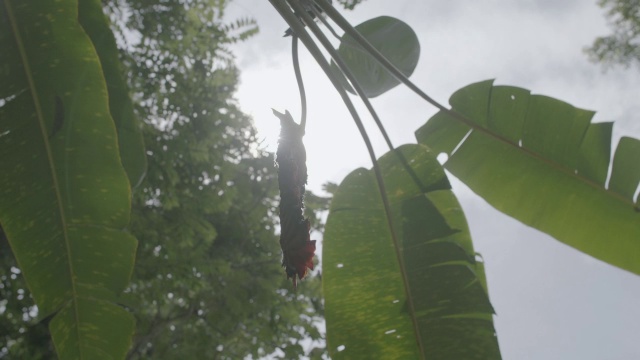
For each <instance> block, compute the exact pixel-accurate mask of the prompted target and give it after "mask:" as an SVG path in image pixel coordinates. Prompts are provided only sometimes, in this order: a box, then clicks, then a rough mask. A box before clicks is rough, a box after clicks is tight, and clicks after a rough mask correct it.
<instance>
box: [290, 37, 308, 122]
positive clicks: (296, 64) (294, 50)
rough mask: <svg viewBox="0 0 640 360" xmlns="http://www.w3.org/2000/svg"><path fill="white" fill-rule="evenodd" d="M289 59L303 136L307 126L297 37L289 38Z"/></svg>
mask: <svg viewBox="0 0 640 360" xmlns="http://www.w3.org/2000/svg"><path fill="white" fill-rule="evenodd" d="M291 58H292V60H293V72H294V73H295V74H296V82H297V83H298V91H299V92H300V127H301V128H302V133H303V134H304V129H305V126H306V125H307V94H306V93H305V91H304V83H303V82H302V72H301V71H300V60H299V57H298V36H297V35H296V34H293V35H292V36H291Z"/></svg>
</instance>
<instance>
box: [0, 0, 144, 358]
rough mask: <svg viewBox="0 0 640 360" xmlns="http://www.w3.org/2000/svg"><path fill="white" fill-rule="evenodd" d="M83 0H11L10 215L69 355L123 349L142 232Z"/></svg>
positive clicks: (2, 92) (1, 150) (3, 176)
mask: <svg viewBox="0 0 640 360" xmlns="http://www.w3.org/2000/svg"><path fill="white" fill-rule="evenodd" d="M77 10H78V3H77V1H73V0H60V1H55V2H52V1H44V0H43V1H10V0H4V1H2V4H0V19H2V21H0V26H1V28H0V48H1V49H2V51H0V84H2V87H0V99H2V101H1V102H0V159H1V160H0V164H1V171H0V189H2V190H1V191H0V222H1V223H2V228H3V229H4V231H5V234H6V235H7V238H8V240H9V243H10V244H11V248H12V250H13V252H14V255H15V257H16V260H17V261H18V264H19V266H20V269H21V270H22V272H23V274H24V277H25V279H26V281H27V284H28V286H29V289H30V290H31V294H32V296H33V298H34V300H35V302H36V304H37V306H38V310H39V315H40V317H42V318H44V317H51V321H50V325H49V328H50V331H51V335H52V338H53V341H54V345H55V347H56V351H57V352H58V355H59V357H60V358H61V359H117V358H123V357H124V356H125V354H126V352H127V349H128V347H129V344H130V341H131V335H132V333H133V326H134V321H133V316H131V314H129V313H128V312H127V311H126V310H124V309H122V308H121V307H120V306H118V305H117V304H116V303H115V301H116V299H117V296H118V294H119V293H120V292H121V291H122V290H123V289H124V288H125V286H126V285H127V283H128V280H129V277H130V274H131V271H132V269H133V261H134V257H135V249H136V240H135V238H133V237H132V236H131V235H130V234H128V233H127V232H126V231H125V230H123V229H124V228H125V227H126V226H127V224H128V222H129V213H130V189H129V183H128V181H127V176H126V173H125V171H124V169H123V167H122V165H121V163H120V158H119V156H118V143H117V135H116V129H115V127H114V123H113V120H112V119H111V116H110V115H109V102H108V96H107V87H106V84H105V80H104V77H103V73H102V70H101V67H100V62H99V59H98V56H97V54H96V52H95V50H94V47H93V45H92V43H91V41H90V39H89V37H88V36H87V35H86V33H85V32H84V30H83V29H82V27H81V26H80V24H79V23H78V20H77V19H78V11H77Z"/></svg>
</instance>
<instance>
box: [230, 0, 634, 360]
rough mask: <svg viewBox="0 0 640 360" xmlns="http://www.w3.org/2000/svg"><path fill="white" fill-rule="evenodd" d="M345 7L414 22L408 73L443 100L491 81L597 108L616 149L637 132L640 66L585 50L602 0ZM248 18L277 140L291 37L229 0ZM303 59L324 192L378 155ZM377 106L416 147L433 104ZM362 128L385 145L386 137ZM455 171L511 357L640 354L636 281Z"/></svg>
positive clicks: (239, 51)
mask: <svg viewBox="0 0 640 360" xmlns="http://www.w3.org/2000/svg"><path fill="white" fill-rule="evenodd" d="M342 13H343V15H344V16H345V17H347V19H348V20H349V21H351V23H352V24H354V25H356V24H359V23H361V22H363V21H365V20H368V19H371V18H374V17H377V16H381V15H387V16H393V17H396V18H399V19H401V20H403V21H404V22H406V23H407V24H409V25H410V26H411V27H412V28H413V29H414V30H415V32H416V33H417V35H418V38H419V40H420V44H421V57H420V61H419V63H418V66H417V68H416V70H415V72H414V74H413V75H412V76H411V79H412V81H413V82H414V83H416V84H417V85H418V86H420V87H421V88H422V89H423V90H425V91H426V92H427V93H428V94H429V95H431V96H432V97H433V98H435V99H436V100H438V101H439V102H440V103H443V104H447V100H448V98H449V96H450V95H451V94H452V93H453V92H454V91H455V90H457V89H459V88H461V87H463V86H466V85H468V84H471V83H474V82H478V81H482V80H486V79H495V82H496V84H499V85H513V86H519V87H523V88H527V89H529V90H531V91H532V92H533V93H536V94H544V95H548V96H551V97H554V98H557V99H560V100H563V101H566V102H568V103H570V104H572V105H574V106H577V107H581V108H585V109H589V110H594V111H597V113H596V115H595V117H594V121H595V122H600V121H615V124H616V125H615V126H614V146H615V143H617V140H618V139H619V137H620V136H623V135H628V136H633V137H640V115H638V114H640V104H639V103H638V101H637V98H638V90H640V69H638V68H631V69H621V68H614V69H609V70H607V71H605V70H604V68H603V67H602V66H600V65H597V64H593V63H590V62H589V61H588V59H587V56H586V55H585V54H584V51H583V49H584V48H585V47H586V46H588V45H589V44H590V43H591V42H592V41H593V39H594V38H595V37H597V36H602V35H606V34H608V33H609V30H608V27H607V21H606V19H605V17H604V10H603V9H601V8H599V7H598V6H597V5H596V0H562V1H555V0H537V1H536V0H519V1H509V0H479V1H462V0H450V1H438V0H420V1H418V0H413V1H409V0H394V1H388V0H387V1H385V0H366V1H365V2H364V3H362V4H361V5H359V6H358V7H356V9H355V10H354V11H344V10H342ZM246 16H249V17H253V18H255V19H256V20H257V21H258V24H259V26H260V34H258V35H257V36H255V37H253V38H251V39H250V40H248V41H246V42H243V43H240V44H238V45H237V46H235V47H234V48H233V52H234V53H235V54H236V56H237V63H238V66H239V68H240V71H241V83H240V87H239V89H238V92H237V98H238V100H239V103H240V105H241V108H242V109H243V110H244V111H245V112H246V113H248V114H250V115H251V116H252V117H253V118H254V121H255V124H256V126H257V128H258V131H259V134H260V137H261V138H262V139H263V140H264V143H263V145H264V146H266V147H267V148H269V149H270V150H275V148H276V144H277V136H278V132H279V121H278V120H277V118H275V117H274V116H273V114H272V112H271V108H274V109H277V110H279V111H284V110H285V109H288V110H289V111H291V113H292V114H293V116H294V118H298V117H299V111H300V105H299V104H300V99H299V94H298V89H297V85H296V82H295V77H294V74H293V68H292V63H291V55H290V52H291V43H290V40H289V39H288V38H283V37H282V34H283V32H284V30H285V29H286V28H287V25H286V23H285V22H284V20H282V19H281V18H280V17H279V15H278V13H277V12H276V11H275V10H274V9H273V8H272V7H271V5H270V4H269V2H268V1H266V0H235V1H233V2H232V3H231V4H230V5H229V7H228V9H227V13H226V19H228V20H229V21H231V20H233V19H236V18H238V17H246ZM301 67H302V72H303V77H304V80H305V86H306V89H307V99H308V111H309V114H308V119H307V130H306V136H305V144H306V148H307V165H308V171H309V189H310V190H312V191H318V192H319V191H320V189H321V185H322V184H323V183H325V182H327V181H332V182H337V183H339V182H340V181H341V180H342V179H343V178H344V177H345V176H346V175H347V174H348V173H349V172H351V171H352V170H354V169H356V168H357V167H367V168H370V167H371V162H370V160H369V157H368V155H367V153H366V149H365V147H364V143H363V142H362V140H361V138H360V136H359V134H358V132H357V129H356V127H355V125H354V123H353V121H352V120H351V118H350V116H349V114H348V112H347V110H346V107H345V106H344V104H343V103H342V102H341V100H340V98H339V96H338V95H337V93H336V92H335V90H333V88H332V87H331V84H330V82H329V81H328V80H327V79H326V78H324V76H323V75H322V71H321V70H320V68H319V67H318V66H317V65H315V64H314V62H313V60H312V59H311V58H310V56H308V54H307V53H306V51H305V50H304V48H301ZM373 106H374V107H375V108H376V110H377V111H378V113H379V115H380V117H381V118H382V121H383V122H384V123H385V126H386V127H387V130H388V132H389V134H390V136H391V139H392V141H393V143H394V145H396V146H398V145H401V144H404V143H415V138H414V134H413V132H414V131H415V130H416V129H417V128H419V127H420V126H422V125H423V124H424V123H425V122H426V121H427V119H428V118H429V117H430V116H432V115H433V114H435V112H436V109H434V108H433V107H432V106H430V105H428V104H426V103H425V102H424V101H423V100H421V99H420V98H418V96H416V95H414V94H413V93H411V92H410V91H409V90H407V89H405V88H403V87H402V86H398V87H396V88H395V89H393V90H391V91H389V92H388V93H386V94H384V95H381V96H379V97H377V98H375V99H373ZM359 109H363V107H359ZM361 113H362V114H365V112H364V111H362V112H361ZM364 118H365V120H364V121H365V122H368V123H370V124H372V123H373V122H372V121H371V120H370V119H369V118H368V117H366V116H364ZM367 128H368V130H369V133H370V135H372V137H373V141H374V144H375V148H376V152H377V154H378V156H379V155H382V154H383V153H385V152H386V151H387V149H386V148H385V146H384V144H383V142H382V139H381V137H380V136H377V137H376V136H375V135H374V134H376V133H377V132H375V131H374V128H373V126H371V125H370V126H368V127H367ZM450 180H451V182H452V186H453V190H454V193H455V194H456V195H457V196H458V199H459V200H460V202H461V204H462V207H463V209H464V211H465V214H466V216H467V220H468V222H469V226H470V228H471V233H472V237H473V240H474V246H475V249H476V251H478V252H480V253H481V254H482V255H483V258H484V260H485V266H486V271H487V280H488V283H489V296H490V298H491V301H492V304H493V306H494V308H495V309H496V312H497V316H496V317H495V326H496V329H497V334H498V341H499V343H500V347H501V351H502V355H503V358H504V359H507V360H509V359H518V360H527V359H531V360H537V359H544V360H554V359H558V360H560V359H562V360H566V359H581V360H591V359H592V360H633V359H640V307H639V306H638V301H639V299H640V277H638V276H636V275H633V274H631V273H629V272H626V271H623V270H620V269H617V268H615V267H613V266H610V265H608V264H605V263H603V262H601V261H599V260H596V259H594V258H592V257H590V256H588V255H584V254H582V253H580V252H578V251H576V250H574V249H572V248H570V247H568V246H566V245H563V244H562V243H560V242H558V241H556V240H554V239H553V238H551V237H549V236H547V235H545V234H543V233H541V232H539V231H537V230H535V229H532V228H529V227H527V226H525V225H523V224H521V223H519V222H518V221H516V220H513V219H511V218H509V217H508V216H506V215H504V214H502V213H500V212H498V211H496V210H495V209H493V208H492V207H491V206H490V205H488V204H487V203H486V202H485V201H484V200H482V199H481V198H479V197H478V196H476V195H475V194H474V193H473V192H472V191H471V190H469V189H468V188H467V187H466V186H465V185H464V184H462V183H461V182H459V181H458V180H457V179H455V178H454V177H452V176H450Z"/></svg>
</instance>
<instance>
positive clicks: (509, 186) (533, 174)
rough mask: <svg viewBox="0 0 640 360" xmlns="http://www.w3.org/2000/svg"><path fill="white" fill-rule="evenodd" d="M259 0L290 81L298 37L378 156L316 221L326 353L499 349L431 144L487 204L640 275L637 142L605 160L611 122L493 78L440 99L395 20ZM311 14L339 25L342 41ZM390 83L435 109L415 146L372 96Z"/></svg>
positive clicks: (411, 39) (320, 5) (476, 353)
mask: <svg viewBox="0 0 640 360" xmlns="http://www.w3.org/2000/svg"><path fill="white" fill-rule="evenodd" d="M270 2H271V4H272V5H273V6H274V7H275V8H276V10H278V12H279V13H280V15H281V16H282V17H283V19H285V21H286V22H287V23H288V25H289V26H290V27H291V29H292V34H293V45H294V46H293V48H294V66H295V72H296V78H297V79H298V83H299V85H300V89H301V93H303V86H302V85H301V84H302V80H301V75H300V70H299V66H297V65H296V51H297V50H296V41H297V39H299V40H300V41H302V43H303V44H304V45H305V46H306V48H307V50H308V51H309V52H310V53H311V55H312V56H313V57H314V59H315V60H316V61H317V62H318V64H319V65H320V66H321V68H322V69H323V70H324V72H325V73H326V75H327V77H328V78H329V79H330V80H331V82H332V83H333V85H334V86H335V88H336V91H338V93H339V94H340V95H341V97H342V99H343V101H344V103H345V106H346V107H347V108H348V110H349V111H350V113H351V115H352V117H353V120H354V121H355V123H356V125H357V126H358V129H359V130H360V132H361V135H362V138H363V140H364V142H365V146H366V147H367V149H368V151H369V155H370V157H371V161H372V165H373V167H372V169H371V170H366V169H358V170H355V171H354V172H353V173H351V174H350V175H348V176H347V177H346V178H345V180H344V181H343V182H342V184H341V185H340V187H339V189H338V191H337V193H336V195H335V198H334V200H333V204H332V206H331V209H330V213H329V217H328V220H327V226H326V233H325V238H324V245H323V247H324V256H323V259H324V260H323V261H324V263H323V284H324V285H323V286H324V293H325V299H326V319H327V346H328V349H329V352H330V354H331V356H332V357H334V358H373V357H381V355H380V354H384V356H382V357H385V358H403V359H404V358H420V359H426V358H429V359H452V358H481V359H499V358H500V352H499V348H498V345H497V340H496V335H495V330H494V329H493V324H492V316H491V315H492V313H493V308H492V307H491V304H490V303H489V300H488V297H487V287H486V279H485V277H484V271H483V267H482V262H481V257H479V256H477V254H475V252H474V250H473V247H472V244H471V239H470V237H469V235H468V229H467V226H466V222H465V221H464V216H463V214H462V211H461V210H460V208H459V205H458V204H457V201H456V200H455V197H454V196H453V195H452V194H451V193H450V187H449V185H448V181H447V180H446V177H445V175H444V172H443V168H442V166H440V164H439V163H438V162H437V161H435V156H436V155H438V154H440V153H446V154H448V155H449V158H448V161H447V162H446V163H445V164H444V166H445V167H446V168H447V169H448V170H449V171H451V172H452V173H453V174H454V175H455V176H457V177H458V178H459V179H460V180H462V181H463V182H465V183H466V184H467V185H469V187H470V188H471V189H472V190H474V191H475V192H476V193H477V194H478V195H480V196H482V197H483V198H485V199H486V200H487V201H488V202H489V203H490V204H492V205H493V206H494V207H496V208H497V209H498V210H501V211H503V212H504V213H505V214H507V215H510V216H512V217H514V218H515V219H518V220H520V221H522V222H523V223H525V224H527V225H529V226H532V227H535V228H537V229H539V230H541V231H543V232H546V233H548V234H550V235H552V236H554V237H555V238H556V239H557V240H559V241H562V242H563V243H565V244H568V245H570V246H573V247H574V248H576V249H578V250H581V251H584V252H585V253H588V254H590V255H591V256H594V257H596V258H599V259H601V260H603V261H606V262H609V263H610V264H613V265H615V266H618V267H620V268H622V269H625V270H628V271H631V272H634V273H640V268H639V267H638V266H639V265H638V264H640V212H639V211H638V205H637V201H638V199H637V195H636V192H637V188H638V185H639V183H640V166H638V163H637V161H634V160H633V159H637V157H638V156H640V141H639V140H638V139H633V138H630V137H625V138H623V139H622V140H621V141H620V144H619V145H618V148H617V150H616V152H615V156H614V157H613V163H612V164H610V153H611V128H612V124H611V123H602V124H591V123H590V120H591V117H592V115H593V113H592V112H589V111H586V110H582V109H578V108H575V107H573V106H571V105H569V104H567V103H564V102H562V101H560V100H556V99H552V98H549V97H545V96H541V95H531V94H530V92H529V91H528V90H525V89H522V88H517V87H513V86H494V85H493V82H492V81H484V82H480V83H477V84H471V85H469V86H467V87H465V88H463V89H461V90H459V91H457V92H456V93H455V94H454V95H453V96H452V97H451V100H450V105H451V108H448V107H445V106H444V105H442V104H440V103H438V102H436V101H435V100H434V99H432V98H431V97H430V96H429V95H428V94H427V93H426V92H425V91H423V90H422V89H421V88H420V87H418V86H417V85H415V84H414V83H413V82H412V81H411V80H409V79H408V77H409V76H410V75H411V73H412V72H413V69H414V68H415V65H416V64H417V58H418V56H419V49H420V47H419V43H418V41H417V37H416V36H415V33H413V31H412V30H411V28H410V27H409V26H408V25H406V24H404V23H402V22H401V21H400V20H397V19H393V18H389V17H380V18H376V19H372V20H369V21H367V22H364V23H362V24H360V25H358V26H355V27H353V26H352V25H350V24H349V22H348V21H347V20H345V19H344V18H343V17H342V15H341V14H340V13H339V12H338V11H337V10H336V9H335V8H333V6H332V5H331V3H330V2H328V1H324V0H317V1H314V2H311V1H295V0H270ZM323 15H324V16H323ZM316 18H317V19H319V20H320V22H322V24H323V25H324V29H326V30H327V31H328V32H330V36H335V37H338V38H339V40H340V45H339V47H338V49H334V48H333V46H332V44H331V42H330V41H329V39H328V36H327V35H325V32H326V31H323V30H322V29H321V27H320V26H319V25H318V24H317V22H314V21H313V20H314V19H316ZM327 18H328V19H327ZM329 20H330V21H329ZM330 22H332V23H333V24H335V25H337V26H338V27H340V28H341V30H343V31H344V34H343V35H338V34H337V33H336V31H335V30H334V29H333V27H332V24H331V23H330ZM309 32H310V33H312V34H313V36H314V38H315V39H317V41H315V40H313V39H312V37H311V36H310V35H309ZM317 43H319V45H320V46H318V44H317ZM321 47H322V50H321ZM323 51H324V52H326V53H328V54H329V57H330V61H328V60H327V59H326V58H325V55H324V53H323ZM398 84H404V85H405V86H407V87H408V88H409V89H410V90H412V91H413V92H414V93H415V94H416V95H418V96H419V97H421V98H422V99H424V100H425V101H427V102H428V103H430V104H432V105H433V106H435V107H436V108H437V109H438V110H439V112H438V113H437V114H436V115H434V116H433V117H432V118H431V119H429V120H428V121H427V123H426V124H425V125H424V126H423V127H421V128H420V129H418V130H417V131H416V137H417V140H418V143H419V144H421V145H422V146H426V147H424V148H421V147H419V146H418V147H417V148H416V146H417V145H403V146H402V147H400V148H395V147H394V146H393V144H391V141H390V140H389V137H388V136H387V135H386V131H385V129H384V125H383V124H382V122H381V120H380V119H379V117H378V116H377V114H376V112H375V110H374V108H373V106H372V105H371V103H370V101H369V98H372V97H375V96H378V95H380V94H382V93H384V92H386V91H388V90H390V89H391V88H393V87H395V86H396V85H398ZM348 92H351V93H353V94H357V95H358V96H359V98H360V100H361V101H363V103H364V105H365V107H366V108H367V110H368V111H369V112H370V114H371V116H372V118H373V119H374V121H375V122H376V123H377V125H378V128H379V130H380V131H381V133H382V135H383V137H384V138H385V140H386V142H387V144H388V146H389V149H390V152H389V153H388V154H386V155H384V156H383V157H382V158H380V159H378V158H377V156H376V155H375V153H374V152H373V149H372V147H371V144H370V141H369V139H368V135H367V134H366V132H365V130H364V127H363V125H362V122H361V120H360V117H359V114H358V113H357V112H356V110H355V107H354V106H353V104H352V102H351V99H350V97H349V96H348ZM302 99H303V109H306V108H305V106H304V97H302ZM305 111H306V110H305ZM303 113H304V112H303ZM303 118H304V115H303ZM418 148H419V149H421V150H420V151H419V150H417V149H418ZM408 149H412V150H408ZM418 153H421V154H422V155H417V154H418ZM610 166H611V167H612V169H613V170H612V175H611V176H610V178H608V177H607V170H608V169H609V167H610ZM425 167H426V168H428V169H429V170H424V168H425ZM419 169H422V170H419ZM435 174H440V176H441V177H437V176H435ZM400 179H402V180H400ZM438 179H439V180H438ZM376 189H377V190H376ZM462 239H464V240H462ZM462 269H465V270H462ZM480 285H481V286H480Z"/></svg>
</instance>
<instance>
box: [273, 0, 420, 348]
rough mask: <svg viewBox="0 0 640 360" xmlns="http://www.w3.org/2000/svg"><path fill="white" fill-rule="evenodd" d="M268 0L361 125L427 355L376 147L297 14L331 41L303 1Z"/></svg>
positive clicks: (414, 321)
mask: <svg viewBox="0 0 640 360" xmlns="http://www.w3.org/2000/svg"><path fill="white" fill-rule="evenodd" d="M269 1H270V2H271V4H272V5H273V6H274V7H275V8H276V9H277V10H278V12H279V13H280V15H281V16H282V17H283V18H284V19H285V21H287V23H289V26H291V27H292V28H293V29H294V31H295V32H296V34H297V35H298V36H300V40H301V41H302V42H303V43H304V45H305V46H306V47H307V49H308V50H309V52H311V54H312V55H313V57H314V58H315V60H316V61H317V62H318V64H319V65H320V67H322V70H324V72H325V74H326V75H327V77H328V78H329V79H330V80H331V83H333V86H334V87H335V88H336V90H337V91H338V93H339V94H340V96H341V97H342V100H343V101H344V103H345V105H346V106H347V108H348V109H349V112H350V113H351V116H352V117H353V120H354V121H355V123H356V125H357V127H358V130H359V131H360V134H361V136H362V139H363V140H364V142H365V144H366V146H367V151H368V152H369V156H370V157H371V162H372V163H373V171H374V173H375V176H376V180H377V181H376V183H377V185H378V190H379V192H380V196H381V197H382V204H383V206H384V211H385V214H386V218H387V224H388V226H389V231H390V232H391V238H392V241H393V244H394V247H395V249H396V257H397V260H398V264H399V265H400V273H401V275H402V282H403V285H404V290H405V296H406V298H407V304H408V306H409V311H410V314H411V321H412V324H413V329H414V332H415V336H416V342H417V344H418V347H419V349H420V355H421V357H424V353H425V351H424V345H423V344H422V337H421V336H420V327H419V326H418V322H417V319H416V316H415V306H414V304H413V298H412V296H411V290H410V288H409V280H408V277H407V273H406V270H405V269H406V268H405V266H404V258H403V256H402V251H401V250H400V249H401V247H400V241H399V240H398V238H397V236H396V231H395V227H394V225H393V220H392V219H393V218H392V215H391V205H390V204H389V198H388V197H387V191H386V188H385V185H384V179H383V177H382V171H381V170H380V165H379V164H378V160H377V158H376V155H375V152H374V150H373V146H372V145H371V140H370V139H369V136H368V135H367V132H366V130H365V128H364V125H363V124H362V121H361V120H360V117H359V115H358V113H357V111H356V109H355V107H354V106H353V103H352V102H351V99H350V98H349V95H348V94H347V92H346V91H345V89H344V87H343V86H342V85H341V84H340V82H339V80H338V78H337V76H336V75H335V74H334V73H333V71H332V69H331V65H329V62H328V61H327V60H326V59H325V58H324V56H323V54H322V52H321V51H320V49H319V48H318V46H317V45H316V44H315V42H314V41H313V40H312V39H311V37H310V36H309V35H308V34H307V33H306V31H305V30H304V27H302V26H301V23H300V20H298V18H297V16H299V17H300V18H302V19H303V20H304V22H305V23H306V24H307V25H308V27H309V29H311V31H312V32H313V34H314V35H315V36H316V37H317V38H318V39H319V40H320V42H321V43H322V44H323V46H325V48H326V49H327V51H330V52H331V51H334V50H333V47H332V46H331V44H330V42H329V40H328V39H327V37H326V36H325V35H324V33H322V31H321V30H320V28H319V27H318V26H317V25H316V24H315V23H314V22H313V21H312V19H311V16H309V15H308V14H307V13H306V11H305V9H304V7H302V5H300V3H299V2H298V1H297V0H289V1H288V4H289V6H291V8H293V10H294V11H295V14H293V13H292V12H291V10H290V9H289V6H287V2H286V1H285V0H269ZM316 3H318V4H323V5H324V4H325V3H324V1H323V0H319V1H317V2H316ZM296 15H297V16H296ZM327 44H328V46H327Z"/></svg>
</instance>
